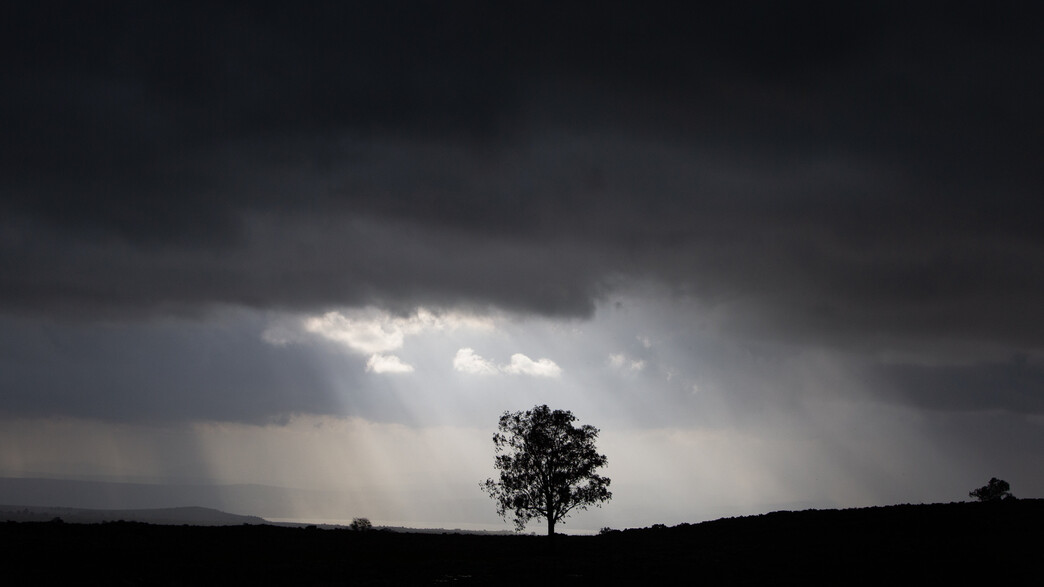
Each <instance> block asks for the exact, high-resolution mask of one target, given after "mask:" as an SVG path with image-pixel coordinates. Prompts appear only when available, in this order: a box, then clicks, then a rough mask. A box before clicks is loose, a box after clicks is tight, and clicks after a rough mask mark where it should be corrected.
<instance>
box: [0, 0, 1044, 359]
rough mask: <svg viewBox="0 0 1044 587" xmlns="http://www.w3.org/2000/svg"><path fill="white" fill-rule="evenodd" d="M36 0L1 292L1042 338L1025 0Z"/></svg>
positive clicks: (15, 97)
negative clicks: (661, 286)
mask: <svg viewBox="0 0 1044 587" xmlns="http://www.w3.org/2000/svg"><path fill="white" fill-rule="evenodd" d="M42 6H43V7H39V6H33V7H13V8H7V9H5V10H6V11H7V12H8V15H9V16H8V18H6V19H5V20H6V22H7V24H6V25H5V27H6V30H5V40H4V41H3V42H4V54H5V55H6V56H7V57H6V58H5V59H6V61H7V63H8V65H9V67H6V68H5V71H4V73H3V84H4V87H5V92H4V95H3V98H0V99H2V100H3V103H2V106H3V108H0V111H2V112H3V114H0V116H2V117H3V125H4V128H5V129H9V130H8V131H6V132H5V133H4V135H3V139H2V141H3V143H2V144H3V147H2V148H3V153H4V156H3V158H2V163H0V165H2V171H3V178H4V179H3V180H2V182H3V183H2V189H3V192H4V202H3V212H4V219H3V220H2V221H0V222H2V226H3V241H2V249H0V266H2V268H3V272H2V278H0V279H2V283H0V303H3V305H4V306H5V307H6V308H7V309H8V311H10V312H24V311H28V312H32V313H36V314H40V313H43V314H47V313H57V312H70V313H84V314H87V315H104V316H108V317H113V316H120V315H132V314H135V313H137V314H142V313H151V312H155V311H157V310H160V311H170V310H174V311H180V310H192V309H194V308H201V307H205V306H207V305H209V304H214V303H230V304H244V305H250V306H256V307H271V306H279V307H290V308H317V307H322V306H329V305H334V304H361V303H382V304H387V305H393V306H395V305H401V306H402V307H408V306H409V305H411V304H415V303H418V302H424V303H437V304H445V305H453V304H458V303H467V304H476V305H485V304H492V305H497V306H502V307H507V308H511V309H517V310H523V311H536V312H541V313H546V314H559V315H561V314H565V315H590V312H591V309H592V307H593V300H595V299H596V298H598V297H599V296H601V295H603V294H604V292H605V291H607V290H609V289H611V288H612V287H614V286H615V285H617V284H619V283H621V282H626V281H627V280H629V279H633V278H643V279H645V278H647V279H652V280H655V281H662V282H665V283H667V284H670V285H672V286H674V287H677V288H678V290H679V291H681V292H685V293H688V294H691V295H694V296H697V297H699V298H701V299H706V300H710V301H720V302H728V303H731V304H735V306H736V307H737V308H741V309H743V310H744V311H743V313H742V314H739V313H737V314H736V316H735V319H734V320H733V323H732V327H734V328H735V329H737V331H744V332H746V331H756V332H757V335H758V336H766V335H774V336H783V337H794V336H802V337H806V336H807V337H808V338H809V339H812V340H831V339H834V338H837V339H849V338H865V337H864V336H863V333H865V332H867V331H870V332H874V333H875V335H877V336H882V337H884V339H888V338H889V337H903V336H908V335H914V336H917V337H955V338H962V337H964V338H987V339H996V340H998V341H1000V342H1002V343H1005V344H1014V345H1023V346H1027V347H1033V348H1037V347H1039V346H1040V344H1041V338H1040V336H1041V335H1040V333H1041V332H1044V313H1042V311H1041V310H1039V309H1038V308H1039V304H1038V303H1036V302H1037V301H1038V300H1039V299H1041V294H1042V292H1044V269H1042V267H1044V263H1042V261H1044V244H1042V240H1041V237H1040V231H1039V229H1038V227H1037V218H1038V217H1039V215H1038V206H1037V203H1036V200H1037V197H1038V195H1039V194H1040V192H1041V187H1042V186H1044V177H1042V175H1044V170H1042V168H1041V166H1040V164H1039V159H1040V158H1039V155H1040V153H1041V147H1042V145H1041V137H1042V136H1044V132H1042V129H1044V122H1042V119H1041V116H1042V115H1041V113H1040V109H1039V107H1038V105H1039V104H1040V103H1041V102H1042V100H1041V99H1042V98H1044V92H1042V87H1041V84H1042V83H1044V82H1042V78H1041V76H1040V75H1039V72H1040V71H1041V70H1042V69H1044V63H1042V61H1044V59H1042V51H1041V49H1040V46H1039V43H1037V42H1036V37H1037V31H1038V30H1039V28H1038V26H1037V25H1039V24H1040V23H1039V22H1038V21H1037V20H1036V19H1034V18H1033V17H1032V16H1031V15H1030V14H1028V13H1027V11H1026V10H1025V9H1024V8H1023V7H1021V6H1020V5H1018V4H1011V5H1003V4H1000V5H996V4H995V5H990V6H989V7H988V8H987V7H983V6H979V5H975V4H958V5H955V4H952V3H946V4H940V5H917V6H914V7H909V6H907V5H905V4H903V5H899V4H896V5H889V4H881V5H875V6H874V7H869V8H852V7H846V6H836V5H834V4H832V3H812V2H810V3H787V4H785V5H777V4H774V3H764V4H762V3H740V4H737V5H734V6H730V7H728V8H700V9H688V10H686V11H684V12H679V11H675V10H671V9H666V8H662V7H652V8H649V7H645V6H642V7H637V6H622V5H616V4H613V3H596V4H590V5H582V4H570V5H567V6H560V5H559V4H557V3H549V4H546V5H542V4H539V3H536V4H532V5H530V4H527V7H526V8H525V9H504V8H501V7H496V6H493V5H489V4H487V3H473V4H459V5H454V6H453V8H452V9H447V8H446V7H445V5H443V4H440V3H402V4H399V3H375V4H373V5H363V6H358V5H353V6H350V7H345V6H342V5H340V4H321V5H315V6H311V7H309V8H308V9H302V10H292V9H289V8H276V7H268V6H259V5H253V4H251V5H242V6H241V5H236V4H231V3H228V4H210V3H208V4H206V5H205V6H204V5H194V4H191V3H190V4H184V3H177V4H159V5H154V4H150V5H148V6H144V5H141V6H139V5H132V6H121V5H108V6H106V7H101V8H99V7H97V6H91V7H85V6H81V5H80V4H72V5H64V4H43V5H42Z"/></svg>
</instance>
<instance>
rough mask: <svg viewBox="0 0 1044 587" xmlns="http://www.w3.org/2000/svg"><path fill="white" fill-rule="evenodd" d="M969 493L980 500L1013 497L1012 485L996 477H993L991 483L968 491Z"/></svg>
mask: <svg viewBox="0 0 1044 587" xmlns="http://www.w3.org/2000/svg"><path fill="white" fill-rule="evenodd" d="M968 495H969V496H970V497H974V498H975V499H977V500H979V501H999V500H1001V499H1005V498H1007V497H1012V495H1011V486H1010V485H1008V482H1007V481H1005V480H1003V479H998V478H996V477H993V478H991V479H990V482H989V483H987V484H986V485H983V486H982V487H980V488H978V489H976V490H975V491H972V492H970V493H968Z"/></svg>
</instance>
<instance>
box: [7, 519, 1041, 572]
mask: <svg viewBox="0 0 1044 587" xmlns="http://www.w3.org/2000/svg"><path fill="white" fill-rule="evenodd" d="M1042 522H1044V500H1020V501H1009V502H1003V503H992V504H980V503H956V504H937V505H916V506H890V507H879V508H868V509H858V510H825V511H816V510H810V511H805V512H777V513H772V514H766V515H762V516H752V517H746V518H730V519H724V520H717V521H714V522H707V523H702V524H694V525H681V526H675V527H671V528H662V527H654V528H647V529H640V530H628V531H622V532H611V533H608V534H604V535H599V536H558V537H556V540H555V544H554V548H553V549H552V548H549V545H548V541H547V539H546V537H540V536H481V535H457V534H399V533H391V532H381V531H373V532H365V533H360V532H352V531H349V530H323V529H315V528H309V529H306V528H285V527H276V526H226V527H200V526H156V525H148V524H138V523H124V522H116V523H106V524H69V523H25V522H23V523H14V522H9V523H0V553H2V554H0V560H2V561H3V564H2V566H3V572H2V574H0V581H2V582H3V584H8V585H24V584H32V585H39V584H44V585H46V584H53V583H58V584H76V585H83V584H97V585H101V584H105V585H139V584H146V585H200V584H210V585H225V584H231V585H258V584H283V585H430V584H458V585H520V584H536V585H549V584H552V585H584V584H599V585H613V584H628V583H631V584H663V583H667V584H679V583H685V584H718V585H721V584H724V585H735V584H753V583H768V584H781V583H782V584H798V583H802V584H808V583H813V584H838V585H843V584H871V583H873V584H893V585H894V584H924V585H939V584H944V583H950V584H954V585H956V584H964V583H966V582H967V581H968V580H983V579H988V580H990V582H991V583H993V584H997V585H1005V584H1010V585H1030V584H1041V583H1040V581H1041V577H1040V574H1041V569H1042V567H1041V563H1042V562H1044V524H1042Z"/></svg>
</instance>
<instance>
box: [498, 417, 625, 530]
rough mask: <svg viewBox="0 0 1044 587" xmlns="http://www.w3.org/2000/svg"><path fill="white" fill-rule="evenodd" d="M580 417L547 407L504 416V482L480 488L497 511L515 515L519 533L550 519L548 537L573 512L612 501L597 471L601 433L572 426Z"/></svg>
mask: <svg viewBox="0 0 1044 587" xmlns="http://www.w3.org/2000/svg"><path fill="white" fill-rule="evenodd" d="M575 421H576V416H573V414H572V412H569V411H565V410H554V411H552V410H551V409H550V408H548V407H547V406H546V405H544V406H536V407H534V408H533V409H532V410H527V411H525V412H504V415H503V416H501V417H500V432H498V433H496V434H494V435H493V446H494V447H495V450H496V452H497V453H498V454H497V456H496V460H495V463H494V466H495V467H496V468H497V469H499V470H500V479H499V480H496V481H495V480H493V479H487V480H486V482H485V483H482V484H481V486H482V487H483V488H484V489H485V490H486V492H487V493H489V496H490V497H491V498H493V500H494V501H495V502H496V503H497V513H498V514H500V516H501V517H503V518H504V519H507V517H508V515H509V514H510V515H512V516H513V518H514V522H515V529H516V530H518V531H522V529H523V528H525V527H526V523H527V522H528V521H529V520H532V519H535V518H544V519H546V520H547V535H548V536H554V535H555V523H556V522H559V521H561V520H562V519H564V518H565V517H566V516H567V515H568V514H569V512H571V511H573V510H586V509H587V507H588V506H591V505H595V506H598V507H601V502H603V501H608V500H609V499H612V497H613V494H612V493H610V491H609V489H608V488H609V479H608V478H607V477H602V476H601V475H598V474H596V473H595V470H596V469H598V468H599V467H604V466H605V465H606V462H607V461H606V458H605V455H600V454H598V452H597V450H596V449H595V438H597V437H598V429H597V428H595V427H594V426H588V425H584V426H579V427H578V426H574V425H573V422H575Z"/></svg>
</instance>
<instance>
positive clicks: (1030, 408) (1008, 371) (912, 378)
mask: <svg viewBox="0 0 1044 587" xmlns="http://www.w3.org/2000/svg"><path fill="white" fill-rule="evenodd" d="M876 377H877V379H878V382H879V383H880V384H882V385H881V386H880V387H881V388H882V389H883V390H884V391H885V395H886V396H890V397H892V398H893V399H895V400H896V401H899V402H901V403H905V404H912V405H916V406H918V407H924V408H929V409H933V410H945V411H967V412H975V411H981V410H1010V411H1014V412H1020V413H1030V414H1041V413H1044V395H1042V394H1041V389H1044V369H1041V367H1040V366H1039V365H1033V364H1031V363H1029V362H1028V361H1027V357H1025V356H1021V355H1020V356H1016V357H1014V358H1013V359H1012V360H1010V361H1007V362H998V363H981V364H974V365H956V366H928V365H908V364H902V365H889V366H885V367H881V368H878V369H877V373H876Z"/></svg>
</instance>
